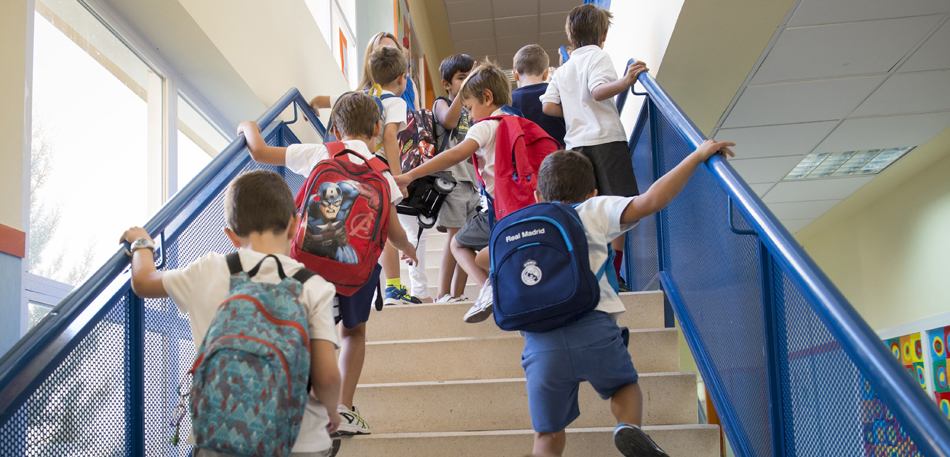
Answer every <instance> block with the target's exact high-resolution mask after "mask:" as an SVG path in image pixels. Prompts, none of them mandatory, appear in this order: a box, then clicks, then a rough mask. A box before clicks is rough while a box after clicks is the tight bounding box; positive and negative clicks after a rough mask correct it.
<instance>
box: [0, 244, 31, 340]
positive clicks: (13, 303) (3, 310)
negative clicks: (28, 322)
mask: <svg viewBox="0 0 950 457" xmlns="http://www.w3.org/2000/svg"><path fill="white" fill-rule="evenodd" d="M22 284H23V259H21V258H19V257H17V256H13V255H10V254H7V253H5V252H0V316H3V319H0V354H4V353H6V352H7V351H8V350H9V349H10V348H12V347H13V345H14V344H16V342H17V340H19V339H20V334H21V331H22V330H23V329H21V328H20V325H21V323H22V322H23V314H24V313H25V312H26V310H25V309H24V308H23V301H22V296H21V293H22V291H23V290H22V289H23V287H22Z"/></svg>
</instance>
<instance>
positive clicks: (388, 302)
mask: <svg viewBox="0 0 950 457" xmlns="http://www.w3.org/2000/svg"><path fill="white" fill-rule="evenodd" d="M383 304H384V305H386V306H395V305H411V304H412V302H407V301H404V300H400V299H398V298H387V299H386V300H383Z"/></svg>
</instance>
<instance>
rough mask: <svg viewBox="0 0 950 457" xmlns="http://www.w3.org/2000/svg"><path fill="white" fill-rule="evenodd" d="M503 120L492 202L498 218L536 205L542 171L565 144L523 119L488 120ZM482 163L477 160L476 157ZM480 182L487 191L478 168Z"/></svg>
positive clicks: (499, 134)
mask: <svg viewBox="0 0 950 457" xmlns="http://www.w3.org/2000/svg"><path fill="white" fill-rule="evenodd" d="M486 120H499V121H501V123H500V124H498V133H497V134H496V135H495V195H494V198H492V199H491V200H489V201H490V202H491V204H492V206H493V207H494V208H495V219H496V220H501V218H503V217H505V216H507V215H509V214H511V213H513V212H515V211H517V210H519V209H521V208H524V207H526V206H528V205H531V204H534V203H536V201H535V198H534V191H535V190H536V189H537V188H538V168H539V167H540V166H541V161H543V160H544V158H545V157H547V156H548V154H550V153H552V152H554V151H557V150H559V149H561V145H560V144H559V143H558V142H557V140H555V139H554V138H551V136H550V135H548V133H547V132H545V131H544V129H542V128H541V127H539V126H538V124H535V123H534V122H532V121H530V120H528V119H525V118H523V117H519V116H514V115H508V116H495V117H486V118H484V119H482V120H480V121H478V122H482V121H486ZM472 160H473V161H474V163H476V164H477V163H478V158H477V157H474V156H473V157H472ZM475 174H476V175H477V176H478V182H479V183H480V184H481V185H482V188H483V189H484V188H485V184H484V182H483V181H482V175H481V172H479V171H478V167H477V166H476V167H475Z"/></svg>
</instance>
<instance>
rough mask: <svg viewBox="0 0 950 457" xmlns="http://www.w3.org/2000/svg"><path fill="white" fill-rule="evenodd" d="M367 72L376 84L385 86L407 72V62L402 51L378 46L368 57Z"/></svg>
mask: <svg viewBox="0 0 950 457" xmlns="http://www.w3.org/2000/svg"><path fill="white" fill-rule="evenodd" d="M363 71H366V69H363ZM369 71H370V74H371V75H372V76H373V81H375V82H376V84H379V85H381V86H385V85H386V84H389V83H391V82H393V81H395V80H396V79H398V78H399V77H400V76H402V75H404V74H406V73H407V72H408V71H409V61H408V60H406V56H405V55H404V54H403V53H402V51H400V50H398V49H396V48H393V47H389V46H380V47H378V48H376V50H375V51H373V53H372V54H370V56H369Z"/></svg>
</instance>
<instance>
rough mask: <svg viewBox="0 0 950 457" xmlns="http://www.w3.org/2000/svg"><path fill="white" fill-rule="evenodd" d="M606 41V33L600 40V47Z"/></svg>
mask: <svg viewBox="0 0 950 457" xmlns="http://www.w3.org/2000/svg"><path fill="white" fill-rule="evenodd" d="M606 41H607V32H604V38H603V39H601V40H600V45H601V46H603V45H604V42H606Z"/></svg>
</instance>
